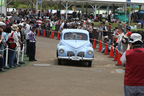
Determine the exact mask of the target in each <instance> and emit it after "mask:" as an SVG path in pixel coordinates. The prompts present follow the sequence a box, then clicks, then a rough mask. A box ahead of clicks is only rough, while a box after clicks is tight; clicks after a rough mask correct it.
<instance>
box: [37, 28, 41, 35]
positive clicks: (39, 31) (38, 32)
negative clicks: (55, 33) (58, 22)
mask: <svg viewBox="0 0 144 96" xmlns="http://www.w3.org/2000/svg"><path fill="white" fill-rule="evenodd" d="M38 36H41V33H40V28H39V31H38Z"/></svg>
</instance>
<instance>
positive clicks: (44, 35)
mask: <svg viewBox="0 0 144 96" xmlns="http://www.w3.org/2000/svg"><path fill="white" fill-rule="evenodd" d="M43 37H46V29H44V34H43Z"/></svg>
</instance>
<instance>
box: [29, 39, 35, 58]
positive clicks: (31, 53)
mask: <svg viewBox="0 0 144 96" xmlns="http://www.w3.org/2000/svg"><path fill="white" fill-rule="evenodd" d="M29 45H30V53H29V60H35V51H36V45H35V43H34V42H30V43H29Z"/></svg>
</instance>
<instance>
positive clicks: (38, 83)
mask: <svg viewBox="0 0 144 96" xmlns="http://www.w3.org/2000/svg"><path fill="white" fill-rule="evenodd" d="M58 42H59V41H58V40H54V39H48V38H43V37H37V52H36V58H37V60H38V61H37V62H31V63H30V64H28V65H27V66H25V67H20V68H16V69H14V70H10V71H8V72H5V73H3V74H0V85H1V87H0V96H123V79H124V78H123V77H124V73H118V72H119V70H120V71H121V70H123V67H120V66H115V64H116V62H114V61H112V59H111V58H108V56H107V55H103V54H101V53H100V52H97V51H96V50H95V58H94V61H93V66H92V67H91V68H89V67H87V64H86V63H79V62H68V61H66V62H64V63H63V65H58V64H57V58H56V46H57V44H58ZM33 64H51V66H50V67H36V66H33ZM117 71H118V72H117Z"/></svg>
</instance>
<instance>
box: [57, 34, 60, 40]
mask: <svg viewBox="0 0 144 96" xmlns="http://www.w3.org/2000/svg"><path fill="white" fill-rule="evenodd" d="M57 40H60V33H59V32H58V36H57Z"/></svg>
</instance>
